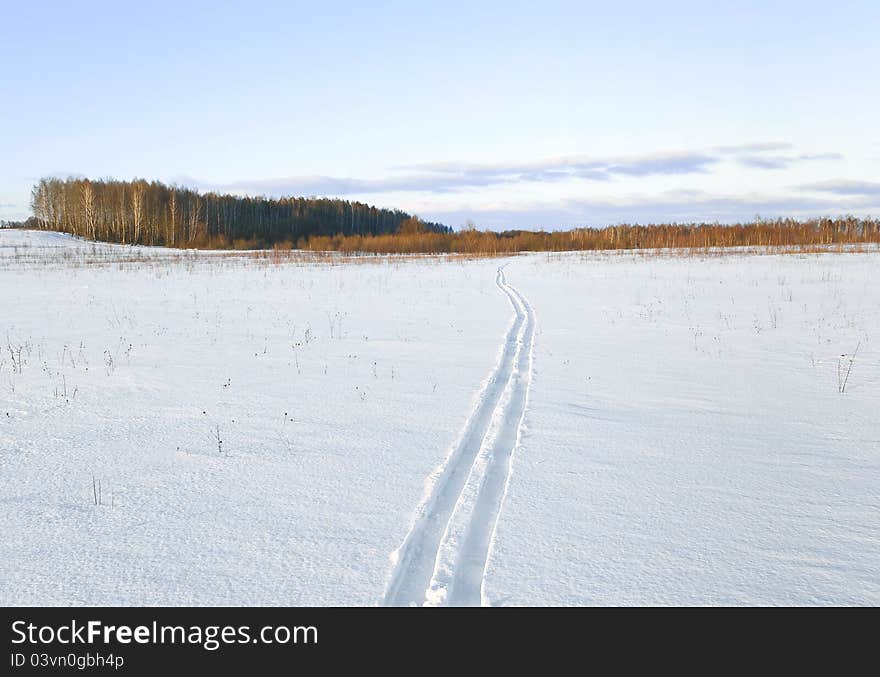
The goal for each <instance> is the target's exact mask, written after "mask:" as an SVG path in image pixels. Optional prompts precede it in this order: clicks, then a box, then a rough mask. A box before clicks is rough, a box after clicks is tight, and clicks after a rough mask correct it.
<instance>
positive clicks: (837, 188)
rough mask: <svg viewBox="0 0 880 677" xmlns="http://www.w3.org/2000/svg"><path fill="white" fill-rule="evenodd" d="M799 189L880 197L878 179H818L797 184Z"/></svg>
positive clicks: (846, 195) (842, 194) (848, 195)
mask: <svg viewBox="0 0 880 677" xmlns="http://www.w3.org/2000/svg"><path fill="white" fill-rule="evenodd" d="M798 188H799V189H800V190H804V191H810V192H816V193H830V194H832V195H840V196H845V197H850V196H855V197H880V182H878V181H848V180H844V179H838V180H834V181H819V182H817V183H807V184H803V185H800V186H798Z"/></svg>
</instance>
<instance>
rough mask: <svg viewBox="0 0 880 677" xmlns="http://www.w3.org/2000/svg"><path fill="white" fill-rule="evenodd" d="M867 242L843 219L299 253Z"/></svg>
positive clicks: (328, 241) (399, 243)
mask: <svg viewBox="0 0 880 677" xmlns="http://www.w3.org/2000/svg"><path fill="white" fill-rule="evenodd" d="M871 242H873V243H880V221H878V220H876V219H861V218H856V217H853V216H845V217H840V218H817V219H807V220H797V219H782V218H780V219H773V220H769V219H766V220H762V219H756V220H755V221H752V222H748V223H735V224H718V223H696V224H677V223H673V224H652V225H615V226H607V227H604V228H575V229H572V230H564V231H550V232H548V231H525V230H509V231H504V232H494V231H478V230H475V229H473V228H467V229H465V230H463V231H459V232H443V233H441V232H434V231H431V230H430V229H428V228H421V229H419V228H415V229H413V228H409V230H408V231H407V232H400V231H399V232H396V233H390V234H379V235H370V236H362V235H343V234H338V235H335V236H323V235H317V236H312V237H309V238H306V239H304V240H303V241H301V242H300V248H301V249H309V250H315V251H323V250H330V251H341V252H346V253H355V252H364V253H372V254H405V253H425V254H431V253H433V254H438V253H450V254H452V253H461V254H484V255H485V254H489V255H496V254H498V255H500V254H515V253H517V252H528V251H532V252H534V251H591V250H605V249H667V248H668V249H693V248H715V247H790V246H824V245H832V244H858V243H871Z"/></svg>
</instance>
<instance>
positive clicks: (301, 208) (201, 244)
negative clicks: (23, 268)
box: [31, 178, 450, 249]
mask: <svg viewBox="0 0 880 677" xmlns="http://www.w3.org/2000/svg"><path fill="white" fill-rule="evenodd" d="M31 207H32V208H33V213H34V220H35V222H36V225H37V226H38V227H39V228H45V229H48V230H55V231H60V232H65V233H72V234H73V235H78V236H81V237H85V238H89V239H92V240H100V241H103V242H120V243H124V244H145V245H165V246H169V247H194V248H209V249H220V248H229V247H234V248H259V247H272V246H274V245H279V244H280V245H287V246H293V245H295V244H297V243H298V242H300V241H301V240H303V239H308V238H310V237H314V236H321V235H343V236H350V235H357V236H375V235H380V234H383V233H394V232H396V231H397V230H398V229H399V227H400V225H401V224H402V223H403V222H404V221H407V220H408V219H410V218H411V216H410V214H407V213H406V212H402V211H400V210H396V209H395V210H391V209H380V208H377V207H372V206H370V205H366V204H363V203H360V202H348V201H346V200H333V199H328V198H304V197H288V198H279V199H268V198H263V197H239V196H235V195H218V194H216V193H205V194H201V193H199V192H198V191H195V190H191V189H189V188H181V187H177V186H166V185H164V184H162V183H159V182H157V181H153V182H147V181H143V180H135V181H116V180H102V181H90V180H88V179H73V178H71V179H67V180H61V179H53V178H48V179H41V180H40V182H39V183H38V184H37V185H36V186H34V188H33V190H32V191H31ZM424 227H425V228H426V229H428V230H430V231H431V232H436V233H442V232H448V231H450V229H449V228H447V227H446V226H443V225H441V224H438V223H425V224H424Z"/></svg>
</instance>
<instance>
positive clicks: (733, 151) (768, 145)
mask: <svg viewBox="0 0 880 677" xmlns="http://www.w3.org/2000/svg"><path fill="white" fill-rule="evenodd" d="M793 148H794V144H791V143H788V142H786V141H767V142H764V143H744V144H740V145H738V146H716V147H715V150H716V151H717V152H718V153H721V154H723V155H738V154H740V153H769V152H776V151H783V150H791V149H793Z"/></svg>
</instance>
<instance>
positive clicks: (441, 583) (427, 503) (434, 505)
mask: <svg viewBox="0 0 880 677" xmlns="http://www.w3.org/2000/svg"><path fill="white" fill-rule="evenodd" d="M495 284H496V285H497V286H498V288H499V289H500V290H501V291H502V292H503V293H504V294H505V295H506V296H507V299H508V301H509V302H510V305H511V306H512V307H513V310H514V313H515V314H514V318H513V321H512V322H511V325H510V327H509V329H508V330H507V334H506V335H505V338H504V343H503V344H502V347H501V350H500V355H499V358H498V361H497V363H496V365H495V368H494V370H493V371H492V373H491V374H490V375H489V377H488V378H487V379H486V381H484V383H483V387H482V390H481V392H480V394H479V396H478V398H477V401H476V405H475V407H474V409H473V411H472V412H471V414H470V416H469V417H468V420H467V423H466V424H465V427H464V429H463V430H462V432H461V434H460V436H459V439H458V441H457V443H456V444H455V446H454V447H453V450H452V452H451V453H450V454H449V456H448V457H447V458H446V460H445V462H444V463H443V464H442V465H441V466H440V467H439V468H438V469H437V470H436V471H435V472H434V473H432V475H431V476H430V477H429V478H428V480H427V482H426V486H427V487H430V490H429V491H426V498H425V499H423V501H422V503H421V505H420V506H419V508H418V509H417V510H416V513H415V518H414V520H413V525H412V528H411V529H410V532H409V534H408V535H407V537H406V539H405V540H404V542H403V544H402V545H401V547H400V548H399V549H398V550H397V552H396V553H395V555H394V556H393V559H394V561H395V567H394V570H393V572H392V575H391V579H390V581H389V584H388V587H387V589H386V593H385V598H384V604H385V605H386V606H439V605H449V606H479V605H481V604H486V603H487V600H486V598H485V595H484V591H483V589H482V588H483V579H484V576H485V571H486V566H487V563H488V560H489V555H490V552H491V548H492V541H493V538H494V534H495V527H496V525H497V522H498V516H499V514H500V512H501V505H502V503H503V500H504V495H505V493H506V491H507V484H508V480H509V478H510V467H511V461H512V458H513V452H514V450H515V449H516V447H517V446H518V443H519V436H520V429H521V425H522V419H523V416H524V414H525V408H526V403H527V400H528V389H529V384H530V382H531V372H532V345H533V342H534V335H535V316H534V312H533V310H532V308H531V306H530V305H529V303H528V301H527V300H526V299H525V297H523V295H522V294H520V293H519V291H517V290H516V289H515V288H514V287H512V286H511V285H509V284H508V283H507V280H506V278H505V276H504V266H502V267H501V268H499V269H498V272H497V274H496V277H495Z"/></svg>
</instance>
